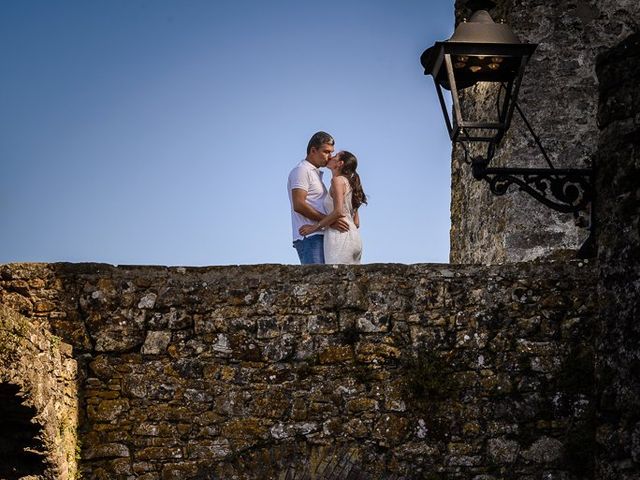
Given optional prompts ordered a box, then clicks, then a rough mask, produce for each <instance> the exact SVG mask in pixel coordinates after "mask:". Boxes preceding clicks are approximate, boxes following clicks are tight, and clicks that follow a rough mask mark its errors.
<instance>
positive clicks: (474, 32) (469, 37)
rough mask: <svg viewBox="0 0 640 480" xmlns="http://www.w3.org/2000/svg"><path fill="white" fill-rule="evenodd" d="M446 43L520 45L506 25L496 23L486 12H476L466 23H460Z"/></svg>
mask: <svg viewBox="0 0 640 480" xmlns="http://www.w3.org/2000/svg"><path fill="white" fill-rule="evenodd" d="M447 42H461V43H509V44H514V43H521V42H520V39H519V38H518V37H517V36H516V34H515V33H513V30H511V27H509V25H507V24H506V23H496V22H494V21H493V19H492V18H491V15H489V12H487V11H486V10H477V11H476V12H474V13H473V15H471V18H470V19H469V21H468V22H462V23H460V24H459V25H458V26H457V27H456V30H455V31H454V32H453V35H452V36H451V38H450V39H449V40H447Z"/></svg>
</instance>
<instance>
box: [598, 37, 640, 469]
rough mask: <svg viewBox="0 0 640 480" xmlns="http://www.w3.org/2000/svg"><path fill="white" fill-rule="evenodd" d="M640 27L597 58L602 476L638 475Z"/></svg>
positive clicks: (639, 390)
mask: <svg viewBox="0 0 640 480" xmlns="http://www.w3.org/2000/svg"><path fill="white" fill-rule="evenodd" d="M639 78H640V34H635V35H633V36H631V37H629V38H628V39H626V40H625V41H624V42H623V43H621V44H620V45H618V46H617V47H616V48H615V49H613V50H611V51H610V52H607V53H606V54H604V55H602V56H600V57H599V59H598V79H599V81H600V108H599V111H598V123H599V125H600V128H601V129H602V130H601V135H600V147H599V152H598V162H597V164H598V181H597V191H598V195H599V197H598V198H599V202H598V210H597V213H598V215H597V218H598V219H599V220H600V222H599V224H598V232H599V235H598V242H599V258H600V265H601V268H600V275H599V281H598V284H599V287H598V291H599V297H600V298H599V303H600V314H599V318H600V322H599V334H598V351H599V359H598V384H599V389H598V393H599V405H600V406H599V416H600V426H599V429H598V436H597V438H598V442H599V447H600V455H599V469H598V470H599V471H598V474H599V477H598V478H603V479H632V478H640V349H639V348H638V345H640V322H639V320H640V308H639V303H640V280H639V279H640V264H639V259H640V90H639V89H638V79H639Z"/></svg>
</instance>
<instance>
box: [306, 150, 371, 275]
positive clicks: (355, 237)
mask: <svg viewBox="0 0 640 480" xmlns="http://www.w3.org/2000/svg"><path fill="white" fill-rule="evenodd" d="M327 168H329V169H330V170H331V173H332V175H333V177H332V178H331V188H330V189H329V195H327V196H326V197H325V205H324V206H325V209H326V211H327V212H331V213H329V214H328V215H327V216H326V217H324V218H323V219H322V221H320V222H319V223H315V224H307V225H303V226H302V227H300V230H299V232H300V234H301V235H309V234H311V233H314V232H316V231H318V230H320V229H322V228H324V227H326V226H327V225H331V224H332V223H333V222H335V221H336V220H337V219H338V218H340V217H344V219H345V220H347V222H349V230H347V231H346V232H341V231H338V230H336V229H334V228H327V229H326V230H325V232H324V257H325V262H326V263H350V264H353V263H360V259H361V257H362V240H361V239H360V231H359V230H358V227H360V218H359V216H358V208H359V207H360V205H362V204H363V203H364V204H366V203H367V197H366V195H365V194H364V191H363V190H362V184H361V183H360V176H359V175H358V173H357V172H356V168H358V160H357V159H356V157H355V155H354V154H353V153H350V152H347V151H346V150H343V151H342V152H338V154H336V155H335V156H334V157H331V158H330V159H329V162H328V163H327Z"/></svg>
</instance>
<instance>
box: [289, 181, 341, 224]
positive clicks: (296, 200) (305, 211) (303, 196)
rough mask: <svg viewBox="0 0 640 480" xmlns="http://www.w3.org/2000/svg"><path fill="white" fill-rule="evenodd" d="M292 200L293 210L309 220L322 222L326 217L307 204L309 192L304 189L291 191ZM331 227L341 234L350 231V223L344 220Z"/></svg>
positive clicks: (339, 220) (337, 221)
mask: <svg viewBox="0 0 640 480" xmlns="http://www.w3.org/2000/svg"><path fill="white" fill-rule="evenodd" d="M291 199H292V202H293V210H294V211H295V212H296V213H299V214H300V215H303V216H304V217H307V218H308V219H309V220H313V221H315V222H320V221H322V219H323V218H324V217H325V216H326V215H324V214H323V213H320V212H319V211H317V210H316V209H315V208H313V207H312V206H311V205H309V204H308V203H307V191H306V190H303V189H302V188H294V189H293V190H291ZM329 226H330V227H331V228H335V229H336V230H339V231H340V232H346V231H347V230H349V222H347V221H346V220H345V219H344V218H338V219H337V220H336V221H335V222H333V223H332V224H331V225H329Z"/></svg>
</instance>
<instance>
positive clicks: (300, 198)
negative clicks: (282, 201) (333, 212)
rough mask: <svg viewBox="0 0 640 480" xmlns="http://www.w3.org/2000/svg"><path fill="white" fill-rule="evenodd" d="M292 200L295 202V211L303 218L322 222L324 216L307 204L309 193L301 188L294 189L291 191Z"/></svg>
mask: <svg viewBox="0 0 640 480" xmlns="http://www.w3.org/2000/svg"><path fill="white" fill-rule="evenodd" d="M291 199H292V201H293V210H294V211H295V212H296V213H299V214H300V215H302V216H303V217H307V218H308V219H310V220H314V221H316V222H319V221H321V220H322V219H323V218H324V215H323V214H322V213H320V212H319V211H317V210H316V209H315V208H313V207H312V206H311V205H309V204H308V203H307V192H306V190H303V189H301V188H294V189H293V190H292V191H291Z"/></svg>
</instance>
